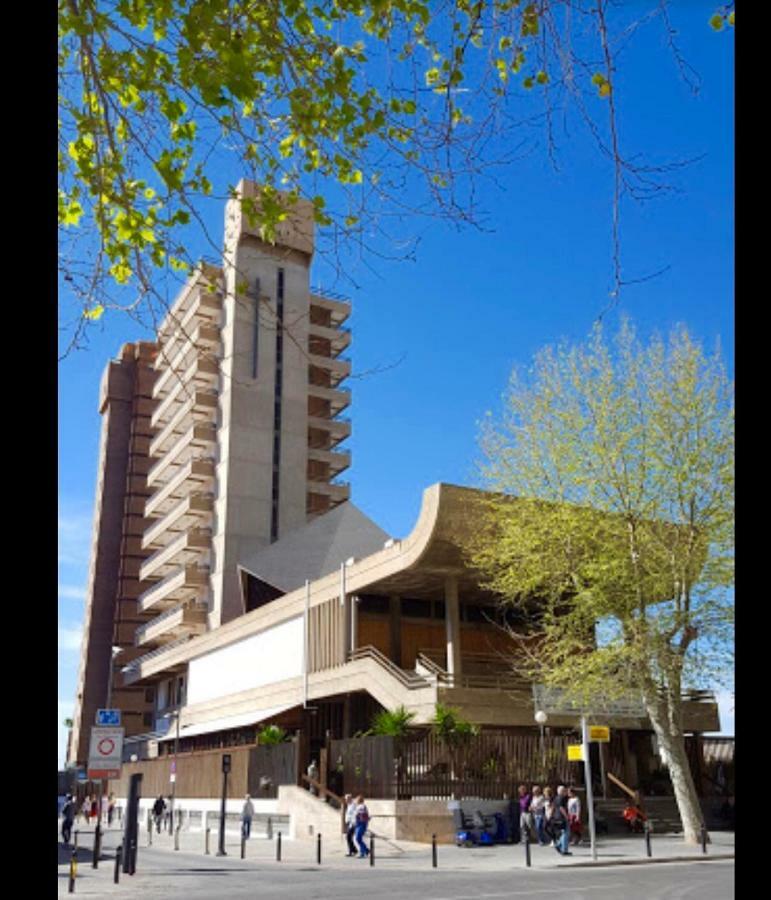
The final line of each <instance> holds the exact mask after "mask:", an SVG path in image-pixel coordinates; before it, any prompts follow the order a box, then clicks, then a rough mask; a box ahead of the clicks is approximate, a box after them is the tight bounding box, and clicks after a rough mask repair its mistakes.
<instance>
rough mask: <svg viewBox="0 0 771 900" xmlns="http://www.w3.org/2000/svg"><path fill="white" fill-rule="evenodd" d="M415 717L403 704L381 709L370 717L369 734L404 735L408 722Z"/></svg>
mask: <svg viewBox="0 0 771 900" xmlns="http://www.w3.org/2000/svg"><path fill="white" fill-rule="evenodd" d="M414 718H415V713H414V712H409V711H408V710H407V709H405V707H404V706H398V707H397V708H396V709H382V710H380V712H378V713H375V715H374V716H373V717H372V727H371V728H370V734H376V735H389V736H391V737H404V736H405V735H406V734H408V733H409V729H410V723H411V722H412V720H413V719H414Z"/></svg>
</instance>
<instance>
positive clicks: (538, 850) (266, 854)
mask: <svg viewBox="0 0 771 900" xmlns="http://www.w3.org/2000/svg"><path fill="white" fill-rule="evenodd" d="M78 831H79V835H78V843H79V852H78V860H79V865H80V867H81V868H82V867H83V866H86V865H87V866H88V867H89V869H90V867H91V861H92V852H91V851H92V848H93V842H94V828H93V826H90V827H88V828H87V827H85V826H84V827H82V828H79V829H78ZM73 833H74V832H73ZM121 839H122V833H121V830H120V828H118V827H117V826H116V825H114V826H113V827H112V828H110V829H105V831H104V837H103V842H102V847H103V856H104V857H105V859H104V861H103V862H101V863H100V868H101V867H102V866H109V865H112V860H113V859H114V849H115V847H116V846H117V844H118V843H119V842H120V841H121ZM73 840H74V837H73ZM710 840H711V843H710V844H709V845H708V848H707V854H706V855H704V854H703V853H702V848H701V846H700V845H697V846H694V845H689V844H686V843H685V841H684V840H683V839H682V837H680V836H678V835H653V836H652V838H651V850H652V858H650V859H649V858H648V857H647V855H646V847H645V840H644V838H643V837H642V836H639V837H617V838H615V837H614V838H608V837H602V838H601V839H600V840H599V842H598V845H597V857H598V858H597V860H596V861H595V860H593V859H592V854H591V848H590V847H589V845H588V844H581V845H580V846H577V847H571V853H572V855H571V856H569V857H565V856H561V855H560V854H559V853H557V852H556V850H555V849H554V848H553V847H539V846H537V845H531V846H530V860H531V868H532V869H554V868H568V867H577V866H580V867H591V866H603V867H604V866H619V865H624V866H626V865H635V864H642V865H646V864H650V863H656V862H665V861H667V862H675V861H680V860H686V861H687V860H691V861H709V860H711V859H731V858H733V856H734V845H735V836H734V833H733V832H721V831H716V832H711V833H710ZM374 844H375V866H382V867H384V868H385V867H387V868H389V869H400V870H424V869H431V868H432V854H431V846H430V845H427V844H422V843H416V842H411V841H390V840H387V839H386V838H382V837H377V835H376V837H375V841H374ZM217 848H218V832H217V831H214V830H212V832H211V834H210V837H209V850H210V852H209V855H208V856H207V855H206V854H205V852H204V849H205V835H204V834H203V833H202V832H201V831H181V832H180V834H179V851H175V850H174V838H172V836H171V835H169V834H168V833H163V834H160V835H159V834H156V833H153V835H152V845H150V844H149V843H148V834H147V830H146V829H145V828H142V829H140V835H139V851H138V853H139V856H140V857H142V856H143V855H146V854H145V851H148V850H149V851H152V856H153V858H158V859H161V858H162V856H163V855H165V854H169V855H170V856H172V857H173V858H174V860H176V859H178V858H181V857H182V856H184V857H186V858H191V857H192V858H195V857H200V859H201V861H207V862H208V861H213V860H215V859H219V861H220V862H221V864H223V865H227V864H229V863H230V861H234V862H238V863H239V864H240V865H244V864H247V865H248V864H256V865H260V866H265V865H269V866H279V865H280V866H316V865H317V842H316V840H315V839H313V840H295V841H292V840H289V839H288V838H287V837H286V836H284V835H282V841H281V862H280V863H279V862H277V861H276V850H277V834H276V835H275V836H274V839H273V840H268V839H267V838H264V837H253V838H252V839H250V840H249V841H247V842H246V847H245V857H244V860H241V841H240V836H239V834H238V833H237V832H235V831H232V832H231V831H228V832H226V836H225V850H226V853H227V856H226V857H217ZM70 849H71V848H70ZM346 849H347V848H346V845H345V841H344V839H343V837H342V835H334V836H331V835H329V836H325V835H322V839H321V853H322V856H321V859H322V866H323V867H324V868H332V869H341V870H350V869H353V868H357V867H358V868H361V867H369V861H367V860H361V859H358V858H357V859H349V858H348V857H347V856H346ZM69 855H70V853H69V851H68V850H67V848H64V847H63V845H62V844H61V838H60V843H59V860H60V866H62V867H65V866H66V862H67V860H68V859H69ZM172 861H173V860H172ZM437 862H438V867H439V868H441V869H443V870H457V871H469V870H480V871H485V872H491V871H511V870H513V869H524V868H526V857H525V847H524V845H523V844H502V845H497V846H494V847H470V848H465V847H456V846H454V845H447V844H439V845H438V846H437Z"/></svg>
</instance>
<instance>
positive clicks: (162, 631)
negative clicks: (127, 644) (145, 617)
mask: <svg viewBox="0 0 771 900" xmlns="http://www.w3.org/2000/svg"><path fill="white" fill-rule="evenodd" d="M207 615H208V608H207V606H206V604H203V603H180V604H179V605H178V606H172V607H171V609H168V610H166V612H165V613H162V614H161V615H160V616H156V617H155V618H154V619H151V620H150V621H149V622H148V623H147V624H146V625H142V626H141V627H139V628H137V630H136V634H135V637H134V645H135V646H136V647H160V646H162V645H164V644H169V643H171V642H172V641H176V640H179V638H181V637H184V636H190V637H192V636H193V635H197V634H203V633H204V631H206V617H207Z"/></svg>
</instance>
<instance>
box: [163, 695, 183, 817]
mask: <svg viewBox="0 0 771 900" xmlns="http://www.w3.org/2000/svg"><path fill="white" fill-rule="evenodd" d="M172 716H174V719H175V732H174V761H173V763H172V772H171V797H170V798H169V834H173V833H174V800H175V798H176V796H177V754H178V753H179V709H176V710H173V711H172V712H167V713H166V714H165V715H164V716H163V718H164V719H170V718H171V717H172Z"/></svg>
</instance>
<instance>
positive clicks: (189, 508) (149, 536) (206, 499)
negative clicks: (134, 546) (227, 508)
mask: <svg viewBox="0 0 771 900" xmlns="http://www.w3.org/2000/svg"><path fill="white" fill-rule="evenodd" d="M213 509H214V497H213V496H212V495H211V494H191V495H190V496H189V497H183V498H182V500H180V501H179V502H178V503H177V504H176V506H172V508H171V509H170V510H169V511H168V512H167V513H166V515H165V516H163V517H162V518H160V519H158V521H157V522H154V523H153V524H152V525H151V526H150V527H149V528H148V529H147V530H146V531H145V533H144V535H143V536H142V549H143V550H147V549H148V547H159V548H160V547H165V546H167V545H168V544H170V543H171V541H173V540H175V538H176V537H177V534H178V533H179V532H180V531H188V530H190V529H191V528H195V527H203V526H204V525H205V524H208V520H209V519H210V517H211V513H212V510H213Z"/></svg>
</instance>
